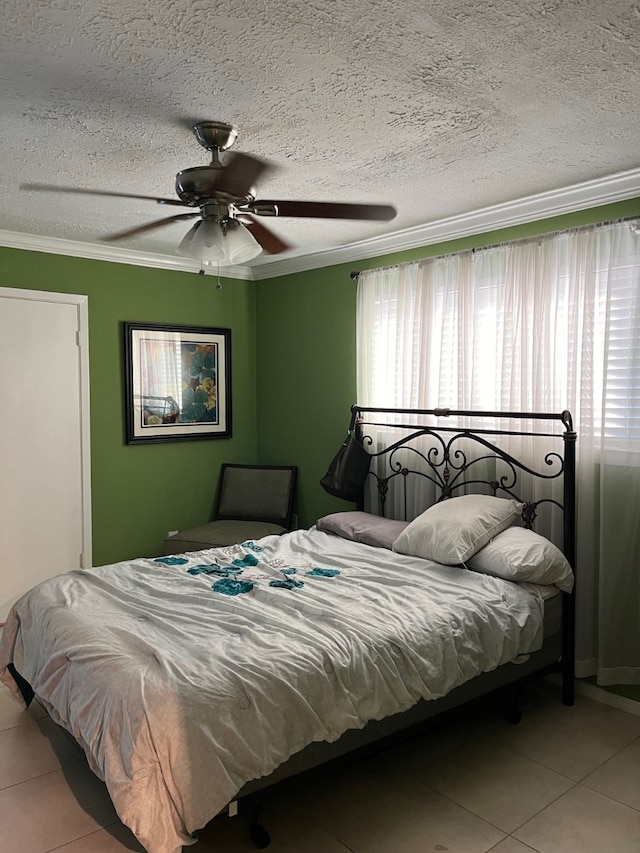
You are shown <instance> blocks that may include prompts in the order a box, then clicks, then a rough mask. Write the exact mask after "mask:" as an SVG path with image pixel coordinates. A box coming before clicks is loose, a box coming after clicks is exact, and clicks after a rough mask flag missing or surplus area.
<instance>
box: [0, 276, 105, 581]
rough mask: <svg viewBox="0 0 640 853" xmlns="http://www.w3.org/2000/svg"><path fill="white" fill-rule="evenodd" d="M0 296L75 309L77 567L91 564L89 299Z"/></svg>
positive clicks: (10, 290) (31, 293) (2, 291)
mask: <svg viewBox="0 0 640 853" xmlns="http://www.w3.org/2000/svg"><path fill="white" fill-rule="evenodd" d="M0 297H1V298H6V299H22V300H25V301H28V302H55V303H62V304H65V305H73V306H75V308H76V316H77V321H78V325H77V328H78V332H77V337H76V343H77V346H78V377H79V383H80V388H79V392H80V413H79V414H80V479H81V485H80V488H81V490H82V549H81V552H80V553H81V568H83V569H87V568H90V566H91V565H92V538H91V537H92V534H91V422H90V417H89V297H88V296H86V295H82V294H77V293H49V292H48V291H45V290H22V289H21V288H15V287H0Z"/></svg>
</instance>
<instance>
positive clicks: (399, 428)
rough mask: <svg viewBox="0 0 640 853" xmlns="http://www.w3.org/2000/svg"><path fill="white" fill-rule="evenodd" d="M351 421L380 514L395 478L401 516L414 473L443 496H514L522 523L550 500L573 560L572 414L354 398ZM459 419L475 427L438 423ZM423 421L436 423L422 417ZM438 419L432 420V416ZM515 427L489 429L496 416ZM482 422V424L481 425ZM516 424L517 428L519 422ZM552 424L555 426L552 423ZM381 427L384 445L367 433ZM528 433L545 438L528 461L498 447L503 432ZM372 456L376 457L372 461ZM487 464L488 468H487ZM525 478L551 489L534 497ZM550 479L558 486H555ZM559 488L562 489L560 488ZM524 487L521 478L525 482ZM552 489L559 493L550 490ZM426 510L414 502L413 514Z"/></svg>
mask: <svg viewBox="0 0 640 853" xmlns="http://www.w3.org/2000/svg"><path fill="white" fill-rule="evenodd" d="M351 417H352V427H353V428H354V429H355V433H356V436H357V438H358V440H359V441H361V442H362V443H363V445H364V447H365V448H366V449H367V450H368V452H369V453H370V454H371V456H372V466H371V470H370V472H369V477H370V478H373V479H374V480H375V492H376V494H377V500H378V507H377V512H378V514H380V515H385V514H386V512H385V510H386V504H387V498H388V494H389V490H390V489H391V487H392V486H394V485H396V486H398V485H399V488H400V490H401V494H402V495H403V499H402V504H403V507H404V517H405V519H406V518H407V512H408V499H407V493H408V486H409V483H410V482H411V478H422V479H423V480H427V481H429V482H430V483H431V484H432V485H433V487H434V489H435V494H436V497H435V500H436V501H440V500H446V499H447V498H450V497H453V496H455V495H460V494H465V493H467V492H468V491H476V492H477V491H485V492H487V493H489V494H493V495H497V496H507V495H508V496H511V497H513V498H516V499H517V500H518V501H521V502H522V503H523V505H524V508H523V513H522V515H523V524H524V525H525V527H532V526H533V523H534V521H535V519H536V517H537V515H538V512H539V509H540V508H541V507H542V506H544V505H545V504H548V505H555V506H556V507H557V508H558V509H559V510H561V512H562V539H563V541H562V547H563V550H564V553H565V555H566V556H567V559H568V560H569V562H570V563H571V564H572V565H573V564H574V562H575V560H574V556H575V553H574V552H575V446H576V438H577V436H576V433H575V432H574V429H573V422H572V418H571V414H570V413H569V412H568V411H563V412H559V413H539V412H484V411H482V412H474V411H466V410H460V409H443V408H439V409H381V408H374V407H368V406H358V405H354V406H352V408H351ZM447 418H450V419H454V418H455V419H456V420H459V421H461V422H464V423H471V424H472V426H466V425H465V426H460V425H459V426H449V425H447V424H446V422H445V423H444V424H442V425H441V423H440V422H441V421H442V420H443V419H447ZM428 420H431V421H434V423H426V422H427V421H428ZM436 421H437V423H436ZM497 421H498V422H500V423H501V424H504V423H507V424H508V425H509V427H511V425H512V424H513V427H512V428H507V429H503V428H494V427H493V426H492V424H495V423H496V422H497ZM536 421H537V422H544V423H543V429H541V430H540V431H536V430H533V429H526V428H525V429H523V428H521V427H522V424H527V422H529V424H532V423H533V422H536ZM483 423H484V424H486V425H487V426H486V427H483ZM518 424H519V425H520V428H519V427H518ZM556 425H557V429H556V428H555V427H556ZM376 429H383V430H384V429H386V430H390V431H392V433H393V439H392V441H391V442H390V443H389V444H388V445H383V446H381V447H380V446H379V443H378V442H376V441H375V440H374V437H373V436H372V433H373V432H375V431H376ZM505 436H506V437H509V436H510V437H514V436H515V437H521V438H525V437H526V438H533V439H535V440H536V441H537V442H538V443H539V441H540V440H544V441H545V442H547V446H546V447H545V448H544V449H543V450H541V451H540V450H539V449H537V452H536V455H535V457H534V458H533V460H532V458H531V452H530V451H529V452H528V453H527V454H526V456H527V458H526V461H524V460H523V459H518V458H517V457H516V456H514V455H513V453H510V452H508V451H507V450H505V449H504V447H501V445H500V440H501V437H502V438H503V439H504V437H505ZM373 460H377V462H376V463H375V464H374V463H373ZM487 471H490V474H487ZM523 478H524V479H525V480H527V484H530V483H531V481H532V480H535V481H538V482H539V481H547V482H548V483H549V489H548V493H547V494H544V495H543V496H542V497H540V498H538V499H533V497H532V496H531V495H527V494H526V493H524V492H523V491H522V486H523V483H522V481H523ZM554 481H555V485H554ZM558 487H559V488H558ZM525 488H526V484H525ZM554 492H555V493H556V494H557V493H558V492H559V495H558V497H556V496H554ZM423 509H426V507H419V508H417V510H416V509H415V508H414V511H413V512H411V513H410V515H411V517H413V516H415V515H416V514H417V513H418V512H420V511H422V510H423Z"/></svg>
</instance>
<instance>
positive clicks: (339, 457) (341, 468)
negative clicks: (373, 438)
mask: <svg viewBox="0 0 640 853" xmlns="http://www.w3.org/2000/svg"><path fill="white" fill-rule="evenodd" d="M370 461H371V457H370V456H369V454H368V453H367V451H366V450H365V449H364V447H363V446H362V444H361V443H360V442H359V441H358V439H357V438H356V437H355V435H354V434H353V433H352V432H349V433H348V434H347V437H346V439H345V440H344V442H343V444H342V446H341V447H340V450H338V452H337V453H336V455H335V456H334V457H333V459H332V460H331V462H330V463H329V469H328V471H327V473H326V474H325V475H324V477H323V478H322V479H321V480H320V485H321V486H322V488H323V489H324V490H325V492H329V494H330V495H333V496H334V497H336V498H342V499H343V500H345V501H352V502H353V501H357V500H358V498H360V497H361V495H362V488H363V486H364V481H365V479H366V477H367V474H368V472H369V463H370Z"/></svg>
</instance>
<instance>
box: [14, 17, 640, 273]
mask: <svg viewBox="0 0 640 853" xmlns="http://www.w3.org/2000/svg"><path fill="white" fill-rule="evenodd" d="M2 10H3V15H2V17H3V26H2V33H1V35H0V44H1V48H2V49H1V50H0V109H1V115H2V136H1V141H0V153H1V158H0V181H1V190H2V198H3V204H2V207H1V209H0V229H4V230H7V231H12V232H20V233H26V234H35V235H42V236H45V237H62V238H69V239H72V240H76V241H82V242H88V243H99V241H100V236H101V235H104V234H106V233H108V232H112V231H117V230H120V229H124V228H130V227H133V226H135V225H139V224H143V223H145V222H147V221H149V220H151V219H156V218H159V217H160V216H162V215H163V214H164V213H165V212H166V213H167V215H170V214H173V213H177V212H180V211H179V209H178V208H171V209H167V208H161V207H158V206H156V205H155V204H153V203H152V202H144V201H134V200H129V199H110V198H109V199H92V198H87V197H75V196H73V197H72V196H68V195H64V196H57V195H55V196H54V195H49V194H35V193H27V192H24V191H20V190H19V184H20V183H21V182H25V181H35V182H44V183H56V184H66V185H76V186H80V187H91V188H97V189H103V190H104V189H108V190H116V191H123V192H133V193H141V194H150V195H161V196H165V195H169V196H172V195H173V192H174V190H173V182H174V176H175V173H176V172H177V171H179V170H180V169H183V168H188V167H190V166H196V165H204V164H205V163H206V162H208V160H207V154H206V152H205V151H204V150H203V149H202V148H200V146H199V145H198V144H197V142H196V140H195V138H194V137H193V135H192V134H191V131H190V130H189V125H190V123H191V122H192V121H193V120H196V119H215V120H222V121H228V122H231V123H233V124H235V125H236V126H237V127H238V128H239V131H240V134H239V138H238V141H237V143H236V150H241V151H244V152H250V153H252V154H255V155H257V156H259V157H262V158H265V159H267V160H268V161H270V162H271V163H273V164H274V165H275V166H276V167H277V168H275V169H274V170H273V172H271V173H269V175H268V176H267V177H266V179H265V180H264V181H263V182H262V184H261V185H260V186H259V187H258V197H267V198H268V197H271V198H282V199H304V200H327V201H329V200H330V201H369V202H384V203H392V204H394V205H395V206H396V207H397V209H398V216H397V218H396V219H395V220H394V221H393V222H391V223H353V222H344V221H329V220H300V219H295V220H294V219H290V218H287V219H284V218H283V219H278V220H275V221H274V220H273V219H269V220H262V221H263V222H265V224H268V225H269V227H271V228H272V229H273V230H274V231H276V232H277V233H278V234H280V235H281V236H282V237H284V238H285V239H286V240H287V241H289V242H291V243H293V244H294V245H295V246H297V247H298V249H299V250H302V251H304V252H317V251H320V250H322V249H324V248H327V247H334V246H340V245H345V244H349V243H353V242H355V241H359V240H363V239H366V238H370V237H375V236H378V235H382V234H388V233H389V232H392V231H397V230H399V229H405V228H409V227H413V226H418V225H421V224H423V223H428V222H433V221H435V220H439V219H441V218H444V217H449V216H454V215H458V214H462V213H465V212H467V211H472V210H476V209H478V208H482V207H485V206H489V205H494V204H499V203H502V202H508V201H510V200H514V199H518V198H522V197H525V196H528V195H532V194H536V193H540V192H544V191H547V190H552V189H555V188H559V187H566V186H570V185H573V184H576V183H580V182H583V181H587V180H591V179H599V178H602V177H604V176H608V175H612V174H616V173H619V172H622V171H625V170H629V169H635V168H637V167H638V166H640V148H639V144H638V140H639V139H640V108H639V106H638V92H639V91H640V3H639V2H624V0H493V2H492V0H431V2H430V3H428V4H427V3H425V2H424V0H396V2H393V3H392V2H390V0H345V1H344V2H342V0H233V2H230V0H219V1H218V2H206V0H111V2H108V3H107V2H97V0H42V2H39V0H4V2H3V4H2ZM188 226H189V223H187V224H186V225H185V223H176V224H172V225H170V226H168V227H166V228H163V229H160V230H158V231H156V232H153V233H152V234H145V235H141V236H139V237H137V238H131V239H130V240H129V241H128V243H127V244H126V245H127V246H128V247H129V248H132V249H136V250H141V251H147V252H154V253H162V254H173V250H174V248H175V246H176V245H177V244H178V242H179V241H180V239H181V237H182V236H183V234H184V233H185V232H186V230H187V228H188ZM255 263H260V258H258V259H257V261H256V262H254V264H255Z"/></svg>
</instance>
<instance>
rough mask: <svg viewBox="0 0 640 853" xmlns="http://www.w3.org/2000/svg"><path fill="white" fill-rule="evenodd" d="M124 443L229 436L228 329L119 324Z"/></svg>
mask: <svg viewBox="0 0 640 853" xmlns="http://www.w3.org/2000/svg"><path fill="white" fill-rule="evenodd" d="M124 353H125V393H126V404H125V414H126V434H127V444H149V443H151V442H156V441H192V440H194V439H202V438H230V437H231V330H230V329H210V328H207V327H204V326H170V325H157V324H153V323H125V324H124Z"/></svg>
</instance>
